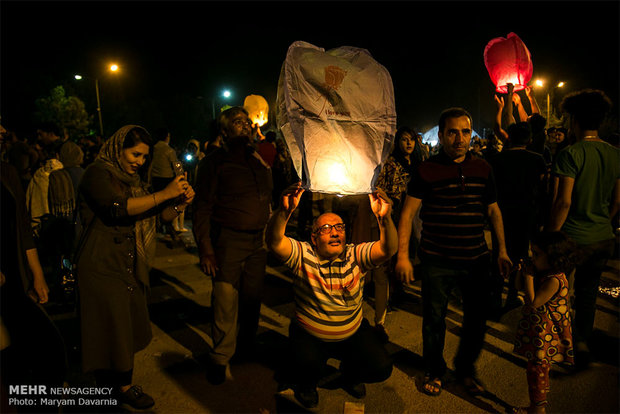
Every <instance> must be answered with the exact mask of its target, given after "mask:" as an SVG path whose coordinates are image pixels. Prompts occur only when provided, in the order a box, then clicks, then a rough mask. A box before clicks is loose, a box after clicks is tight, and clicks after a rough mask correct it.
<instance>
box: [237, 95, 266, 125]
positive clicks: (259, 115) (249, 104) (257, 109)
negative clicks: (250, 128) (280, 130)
mask: <svg viewBox="0 0 620 414" xmlns="http://www.w3.org/2000/svg"><path fill="white" fill-rule="evenodd" d="M243 107H244V108H245V110H246V111H248V115H249V117H250V120H251V121H252V122H253V123H254V124H256V125H258V126H259V127H262V126H263V125H265V124H266V123H267V121H269V104H268V103H267V100H266V99H265V98H263V97H262V96H260V95H248V96H246V98H245V100H244V101H243Z"/></svg>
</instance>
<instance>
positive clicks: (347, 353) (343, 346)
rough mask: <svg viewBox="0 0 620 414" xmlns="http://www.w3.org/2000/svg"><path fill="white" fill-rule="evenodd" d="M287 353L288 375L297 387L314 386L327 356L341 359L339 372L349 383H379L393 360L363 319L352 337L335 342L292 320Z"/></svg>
mask: <svg viewBox="0 0 620 414" xmlns="http://www.w3.org/2000/svg"><path fill="white" fill-rule="evenodd" d="M289 352H290V355H289V361H290V362H289V364H290V365H289V367H288V368H289V371H290V372H289V374H290V375H291V377H292V378H291V379H292V380H293V381H294V382H295V383H296V384H297V385H300V386H307V387H316V385H317V383H318V381H319V379H320V378H321V374H322V372H323V369H324V367H325V364H326V363H327V360H328V359H329V358H336V359H339V360H340V361H341V362H340V372H341V373H342V375H343V377H344V380H345V381H347V382H349V383H351V384H357V383H360V382H366V383H371V382H381V381H385V380H386V379H388V378H389V377H390V375H392V367H393V362H392V360H391V358H390V356H389V354H388V353H387V351H386V350H385V347H384V346H383V344H382V343H381V342H380V341H379V338H378V337H377V335H376V334H375V332H374V330H373V329H372V328H371V327H370V324H369V323H368V320H366V319H364V320H363V321H362V324H361V326H360V327H359V329H358V330H357V332H355V333H354V334H353V335H352V336H350V337H349V338H347V339H345V340H343V341H337V342H326V341H323V340H321V339H319V338H317V337H315V336H312V335H311V334H309V333H308V332H306V330H305V329H304V328H302V327H300V326H299V325H298V324H297V323H296V322H295V321H293V322H291V325H290V328H289Z"/></svg>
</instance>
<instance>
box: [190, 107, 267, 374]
mask: <svg viewBox="0 0 620 414" xmlns="http://www.w3.org/2000/svg"><path fill="white" fill-rule="evenodd" d="M218 124H219V128H220V132H221V134H222V136H223V137H224V146H223V147H222V148H219V149H217V150H216V151H214V152H213V153H211V154H209V155H207V156H206V157H205V158H204V159H203V160H202V161H201V162H200V164H199V166H198V172H197V176H196V199H195V201H194V217H193V231H194V236H195V238H196V243H197V244H198V249H199V255H200V264H201V267H202V270H203V271H204V272H205V273H206V274H207V275H209V276H212V277H213V296H212V302H211V303H212V309H213V324H212V332H211V338H212V340H213V349H212V350H211V353H210V357H211V364H210V365H211V366H210V367H209V369H208V371H207V379H208V380H209V381H210V382H211V383H213V384H221V383H223V382H224V381H225V379H226V370H227V367H228V362H229V361H230V359H231V358H232V356H233V355H234V354H235V349H236V348H237V342H238V343H239V347H238V348H239V349H237V354H240V353H244V351H249V350H252V348H253V341H254V337H255V334H256V330H257V328H258V317H259V314H260V304H261V291H262V286H263V280H264V276H265V266H266V262H267V251H266V249H265V247H264V240H263V231H264V228H265V225H266V224H267V220H268V219H269V214H270V201H271V197H272V194H271V193H272V190H273V182H272V176H271V169H270V168H269V167H268V166H267V165H266V164H265V163H264V161H263V160H262V159H261V158H260V156H259V155H258V154H257V152H256V150H255V148H254V146H253V144H252V142H253V140H252V135H253V134H254V133H255V130H253V129H252V122H251V121H250V119H249V117H248V113H247V112H246V110H245V109H243V108H241V107H233V108H230V109H228V110H226V111H224V112H222V113H221V114H220V117H219V119H218ZM237 323H239V325H240V329H239V335H238V336H239V339H238V340H237V335H236V331H237Z"/></svg>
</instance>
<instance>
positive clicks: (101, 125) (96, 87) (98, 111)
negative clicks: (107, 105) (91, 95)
mask: <svg viewBox="0 0 620 414" xmlns="http://www.w3.org/2000/svg"><path fill="white" fill-rule="evenodd" d="M95 93H96V95H97V115H98V116H99V134H100V135H101V137H102V138H103V119H102V118H101V101H100V99H99V79H95Z"/></svg>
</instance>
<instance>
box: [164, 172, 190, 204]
mask: <svg viewBox="0 0 620 414" xmlns="http://www.w3.org/2000/svg"><path fill="white" fill-rule="evenodd" d="M189 187H190V185H189V183H188V182H187V172H185V173H183V175H178V176H176V177H175V178H174V180H172V181H171V182H170V183H169V184H168V185H167V186H166V188H164V189H163V190H162V192H163V193H164V195H165V199H166V200H170V199H171V198H176V197H178V196H180V195H181V194H184V193H185V191H187V189H188V188H189Z"/></svg>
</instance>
